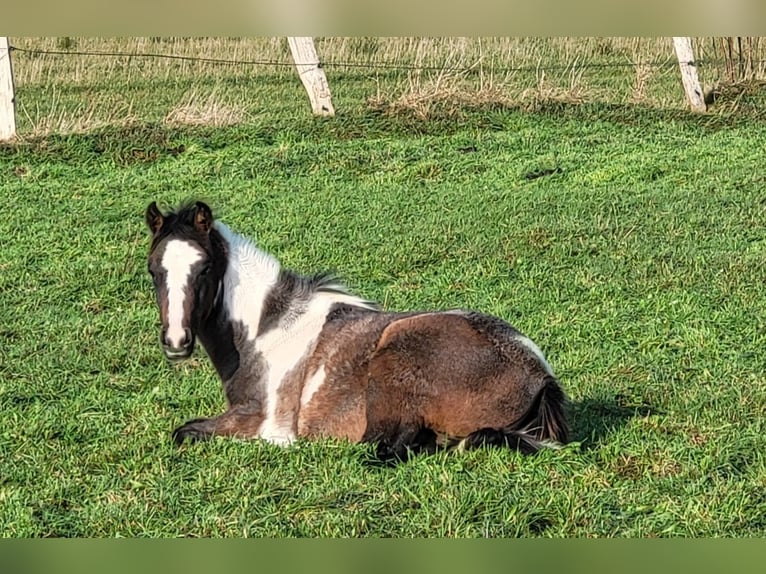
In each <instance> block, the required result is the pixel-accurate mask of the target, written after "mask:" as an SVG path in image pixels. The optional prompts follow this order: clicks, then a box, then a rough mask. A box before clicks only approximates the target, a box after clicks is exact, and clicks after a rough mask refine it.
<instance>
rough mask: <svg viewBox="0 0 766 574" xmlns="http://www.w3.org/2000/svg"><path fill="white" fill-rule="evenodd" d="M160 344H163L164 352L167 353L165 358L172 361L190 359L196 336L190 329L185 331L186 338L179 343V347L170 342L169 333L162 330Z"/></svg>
mask: <svg viewBox="0 0 766 574" xmlns="http://www.w3.org/2000/svg"><path fill="white" fill-rule="evenodd" d="M160 342H161V343H162V350H163V351H164V352H165V356H166V357H167V358H168V359H170V360H171V361H181V360H183V359H188V358H189V357H190V356H191V354H192V351H194V335H193V334H192V332H191V330H189V329H184V337H183V339H181V341H179V345H178V346H175V345H172V344H170V343H169V342H168V338H167V331H165V330H164V329H163V330H162V335H161V337H160Z"/></svg>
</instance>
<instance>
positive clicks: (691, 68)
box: [673, 36, 707, 112]
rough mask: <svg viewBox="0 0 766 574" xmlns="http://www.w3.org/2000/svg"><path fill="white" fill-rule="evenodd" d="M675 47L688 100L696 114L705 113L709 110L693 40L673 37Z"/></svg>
mask: <svg viewBox="0 0 766 574" xmlns="http://www.w3.org/2000/svg"><path fill="white" fill-rule="evenodd" d="M673 46H675V49H676V56H678V65H679V66H680V67H681V80H682V81H683V83H684V91H686V98H687V99H688V100H689V103H690V104H691V106H692V110H694V111H695V112H704V111H705V110H707V106H706V105H705V98H704V96H703V95H702V86H700V81H699V78H698V77H697V64H696V63H695V62H694V50H692V39H691V38H689V37H687V36H678V37H673Z"/></svg>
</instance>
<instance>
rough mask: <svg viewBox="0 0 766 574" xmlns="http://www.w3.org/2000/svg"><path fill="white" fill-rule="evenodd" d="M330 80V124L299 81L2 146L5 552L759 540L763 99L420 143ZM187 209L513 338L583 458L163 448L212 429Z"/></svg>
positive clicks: (550, 117)
mask: <svg viewBox="0 0 766 574" xmlns="http://www.w3.org/2000/svg"><path fill="white" fill-rule="evenodd" d="M330 80H331V87H332V88H333V89H334V92H333V95H334V99H335V102H336V109H337V110H339V112H338V116H337V117H336V118H334V119H327V120H317V119H314V118H311V117H309V114H308V112H307V106H308V104H307V103H306V102H305V101H304V98H303V94H302V92H301V90H302V88H301V86H300V83H299V82H298V80H297V79H296V78H292V79H289V78H285V77H279V78H274V79H273V80H271V81H270V80H269V79H268V78H261V79H259V81H258V82H254V83H253V85H251V86H248V90H249V94H250V97H252V99H253V101H258V102H261V103H260V105H259V107H258V110H257V112H253V113H252V114H251V115H249V116H248V117H247V118H246V121H243V122H242V123H239V124H236V125H230V126H205V125H196V126H188V125H169V124H167V123H163V122H161V121H133V122H130V123H128V124H126V125H120V126H116V127H115V126H111V127H110V126H105V127H101V128H98V129H89V130H86V131H83V132H81V133H68V134H59V133H46V134H43V135H39V136H35V137H31V138H27V139H22V140H21V141H20V142H18V143H16V144H13V145H3V146H1V147H0V174H2V175H0V213H2V217H0V237H2V242H0V246H1V247H2V248H1V249H0V413H2V414H1V415H0V417H1V419H0V420H2V425H1V426H0V535H2V536H6V537H22V536H96V537H101V536H106V537H114V536H124V537H128V536H150V537H176V536H191V537H198V536H252V537H263V536H274V537H281V536H322V537H356V536H370V537H378V536H395V537H400V536H422V537H485V536H486V537H516V536H542V537H572V536H578V537H615V536H619V537H622V536H633V537H654V536H660V537H665V536H668V537H672V536H695V537H696V536H713V537H718V536H763V535H764V534H766V461H765V460H764V452H766V439H765V438H764V434H765V432H766V428H765V424H764V420H766V417H765V416H764V415H766V377H765V375H764V373H766V350H765V349H766V322H765V317H764V310H765V309H766V290H764V288H763V284H764V278H765V277H766V238H765V237H764V223H763V222H764V221H766V176H764V172H763V169H762V164H763V155H764V154H763V149H764V142H766V123H765V122H764V116H763V114H762V112H760V111H759V110H762V109H764V108H763V105H764V103H766V101H765V100H764V98H763V97H762V96H761V95H760V94H758V93H757V92H756V93H748V94H745V95H744V96H742V98H741V100H740V101H739V104H740V105H739V109H738V110H735V111H733V112H730V113H716V112H715V110H714V111H713V112H711V113H710V114H708V115H706V116H693V115H691V114H688V113H686V112H683V111H680V110H678V109H672V108H660V107H649V106H644V105H633V104H627V103H626V104H620V105H616V104H607V103H598V102H590V103H588V102H586V103H563V102H560V101H557V102H549V103H541V104H540V105H537V106H535V108H534V109H528V108H526V107H524V108H522V107H514V106H512V105H499V104H491V103H489V104H485V105H477V106H469V105H465V106H463V107H460V108H452V107H450V108H449V109H444V110H443V112H440V109H439V108H438V107H437V108H435V109H433V110H432V111H431V112H432V113H430V114H429V116H428V117H427V118H422V117H418V116H416V115H414V114H411V113H408V112H407V111H406V110H405V111H390V110H386V109H381V108H380V107H379V106H371V105H368V104H367V103H365V99H364V96H365V94H370V93H373V92H374V89H375V88H374V83H375V82H374V79H373V80H366V81H358V80H355V79H353V78H346V77H343V76H342V77H340V78H337V79H335V80H333V78H332V77H331V78H330ZM168 81H169V80H168ZM216 81H220V80H216ZM134 85H135V88H134V89H135V90H136V93H135V94H134V95H133V97H135V98H136V99H137V100H141V101H149V100H150V99H151V97H152V95H153V94H155V93H159V94H162V93H163V92H162V81H161V80H160V79H156V80H153V81H151V82H148V81H147V82H143V83H142V82H136V83H135V84H134ZM23 89H24V87H23V86H22V87H21V90H20V94H21V97H22V98H26V101H27V102H30V101H35V99H37V100H39V101H40V103H41V105H45V102H46V93H47V92H46V89H45V88H44V87H41V86H35V85H34V84H31V85H30V86H29V87H28V88H27V91H26V92H24V91H23ZM94 89H96V88H94ZM103 89H104V90H116V88H115V87H114V86H106V87H104V88H103ZM75 92H79V93H81V90H76V89H74V88H72V90H71V93H70V96H71V95H72V94H74V93H75ZM59 93H62V92H59ZM63 93H66V90H65V89H64V90H63ZM61 101H62V100H59V102H61ZM269 102H276V103H275V105H274V107H273V108H271V107H270V105H269ZM48 103H50V102H48ZM154 103H155V105H156V106H158V108H157V110H158V112H157V117H160V118H161V117H162V116H163V114H164V112H161V111H160V106H162V105H167V107H170V104H168V103H167V102H165V101H164V100H163V98H162V97H158V98H157V100H156V101H155V102H154ZM30 109H31V108H30ZM165 109H166V108H165ZM29 125H32V124H29ZM21 127H23V126H21ZM190 198H199V199H202V200H204V201H206V202H207V203H209V205H211V206H212V207H213V209H214V211H215V213H216V216H217V217H220V218H221V219H222V220H224V221H225V222H226V223H227V224H228V225H229V226H230V227H231V228H232V229H235V230H237V231H239V232H241V233H244V234H247V235H249V236H251V237H254V238H255V239H256V240H257V241H258V243H259V245H260V246H261V247H262V248H263V249H265V250H266V251H269V252H270V253H273V254H274V255H275V256H277V257H278V258H279V259H280V260H281V262H282V263H283V265H284V266H286V267H289V268H291V269H294V270H297V271H299V272H304V273H310V272H316V271H322V270H332V271H335V272H336V273H337V274H338V276H339V277H341V278H342V279H343V281H344V282H345V283H346V284H347V285H348V286H349V287H350V288H351V289H352V291H353V292H355V293H357V294H359V295H361V296H364V297H367V298H369V299H372V300H376V301H378V302H380V303H381V305H382V306H383V307H384V308H386V309H391V310H407V309H449V308H455V307H460V308H470V309H477V310H481V311H484V312H487V313H492V314H495V315H497V316H499V317H502V318H504V319H506V320H508V321H509V322H511V323H512V324H514V325H516V326H517V327H518V328H519V329H521V330H522V331H524V332H525V333H526V334H527V335H529V336H530V337H531V338H532V339H534V340H535V341H536V342H537V344H538V345H539V346H540V347H541V348H542V349H543V351H544V352H545V353H546V356H547V358H548V361H549V362H550V364H551V365H552V367H553V369H554V370H555V372H556V374H557V376H558V378H559V379H560V381H561V383H562V386H563V387H564V389H565V391H566V392H567V393H568V395H569V397H570V399H571V405H570V419H571V425H572V435H573V439H574V440H573V442H572V443H571V444H570V445H568V446H567V447H566V448H564V449H561V450H556V451H554V450H550V451H545V452H542V453H540V454H538V455H536V456H534V457H524V456H521V455H519V454H517V453H514V452H511V451H506V450H495V449H483V450H477V451H472V452H466V453H450V454H445V453H437V454H436V455H433V456H424V457H417V458H414V459H413V460H410V461H408V462H406V463H402V464H400V465H398V466H396V467H393V468H387V467H381V466H377V465H374V464H371V460H372V454H373V449H372V448H371V447H369V446H364V445H351V444H347V443H344V442H342V441H333V440H327V441H318V442H304V441H300V442H299V443H298V444H296V445H295V446H293V447H290V448H287V449H283V448H280V447H277V446H272V445H269V444H265V443H261V442H258V441H255V442H243V441H234V440H230V439H215V440H212V441H210V442H207V443H204V444H192V445H184V446H182V447H180V448H177V447H175V446H174V445H173V443H172V441H171V439H170V431H171V430H172V429H173V428H175V427H176V426H178V425H179V424H181V423H183V422H184V421H186V420H188V419H189V418H193V417H195V416H212V415H215V414H218V413H220V412H222V411H223V409H224V404H223V395H222V391H221V389H220V384H219V380H218V378H217V376H216V374H215V372H214V371H213V368H212V366H211V364H210V362H209V361H208V359H207V357H206V356H205V355H204V352H202V351H201V350H200V349H199V348H198V350H197V351H196V352H195V356H194V358H193V359H192V360H190V361H187V362H185V363H180V364H178V365H171V364H169V363H168V361H167V360H166V359H165V357H164V355H163V354H162V352H161V350H160V346H159V341H158V337H159V332H158V316H157V310H156V306H155V302H154V296H153V292H152V285H151V280H150V278H149V275H148V274H147V272H146V253H147V249H148V243H149V237H148V231H147V230H146V228H145V224H144V219H143V214H144V210H145V208H146V206H147V205H148V204H149V203H150V202H151V201H153V200H156V201H158V203H159V204H160V205H161V206H163V207H168V206H171V207H172V206H175V205H176V204H177V203H178V202H180V201H181V200H185V199H190Z"/></svg>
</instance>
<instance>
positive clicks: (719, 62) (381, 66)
mask: <svg viewBox="0 0 766 574" xmlns="http://www.w3.org/2000/svg"><path fill="white" fill-rule="evenodd" d="M10 50H11V51H12V52H19V53H24V54H29V55H33V56H68V57H74V56H94V57H108V58H126V59H133V58H147V59H165V60H180V61H186V62H198V63H205V64H220V65H228V66H264V67H283V68H294V67H295V66H296V65H307V64H312V63H313V62H309V63H301V62H294V61H280V60H274V59H264V60H258V59H255V60H242V59H231V60H229V59H222V58H206V57H201V56H185V55H180V54H161V53H156V52H124V51H81V50H43V49H34V48H24V47H22V46H18V45H11V46H10ZM749 62H750V65H752V66H756V67H759V68H760V67H763V66H764V65H765V64H766V60H765V59H759V60H750V61H749ZM685 63H687V64H690V65H693V66H697V67H698V68H716V69H718V68H721V67H725V66H730V65H731V60H729V59H724V58H717V59H713V58H705V59H700V58H697V59H695V60H694V61H689V62H685ZM677 65H678V60H677V59H675V58H672V57H669V58H666V59H663V60H655V61H642V62H628V61H625V62H578V63H577V64H576V67H577V68H581V69H591V70H608V69H618V68H637V67H649V68H665V69H667V68H673V69H674V68H675V66H677ZM319 66H320V67H323V68H336V69H337V68H359V69H366V70H398V71H408V70H409V71H411V70H419V71H445V70H447V71H451V72H458V73H461V72H462V73H468V72H471V71H473V70H475V69H476V65H475V64H474V65H472V66H469V67H454V66H453V67H450V66H436V65H422V64H406V63H401V62H388V61H380V60H378V61H374V62H351V61H334V60H325V59H322V58H321V57H320V60H319ZM572 67H573V65H572V64H561V63H550V62H549V63H546V64H536V65H528V66H500V67H494V70H495V71H496V72H497V73H509V72H535V71H539V70H540V69H546V70H568V69H571V68H572Z"/></svg>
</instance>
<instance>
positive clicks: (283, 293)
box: [146, 202, 568, 459]
mask: <svg viewBox="0 0 766 574" xmlns="http://www.w3.org/2000/svg"><path fill="white" fill-rule="evenodd" d="M146 223H147V225H148V226H149V229H150V231H151V233H152V240H151V249H150V252H149V259H148V267H149V273H150V274H151V275H152V278H153V280H154V287H155V292H156V296H157V304H158V306H159V311H160V319H161V322H162V331H161V337H160V340H161V343H162V348H163V350H164V352H165V355H166V356H167V358H168V359H170V360H181V359H185V358H187V357H189V356H190V355H191V353H192V351H193V350H194V344H195V340H196V339H197V338H199V341H200V343H201V344H202V346H203V347H204V348H205V350H206V351H207V354H208V355H209V357H210V359H211V361H212V363H213V365H214V366H215V369H216V371H217V372H218V375H219V376H220V378H221V381H222V383H223V390H224V393H225V395H226V400H227V403H228V409H227V410H226V411H225V412H224V413H223V414H221V415H218V416H216V417H213V418H206V419H195V420H191V421H189V422H187V423H186V424H184V425H182V426H180V427H179V428H177V429H175V430H174V431H173V439H174V440H175V441H176V443H178V444H180V443H182V442H183V441H184V440H186V439H189V440H199V439H206V438H209V437H212V436H214V435H221V436H237V437H242V438H256V437H259V438H263V439H265V440H268V441H270V442H272V443H276V444H282V445H285V444H289V443H290V442H292V441H294V440H295V439H296V438H298V437H307V438H318V437H339V438H344V439H348V440H350V441H353V442H362V441H364V442H373V443H376V444H377V445H378V454H379V455H380V456H381V457H382V458H399V459H401V458H405V457H406V456H408V454H409V453H410V452H412V451H419V450H426V451H431V450H433V449H434V448H436V446H437V445H442V446H446V447H453V446H456V445H458V444H460V445H462V446H464V447H466V448H471V447H476V446H480V445H484V444H492V445H502V446H508V447H511V448H515V449H518V450H519V451H521V452H523V453H532V452H535V451H537V450H538V449H540V448H541V447H543V446H546V445H551V444H553V443H564V442H566V440H567V433H568V429H567V421H566V417H565V411H564V405H565V396H564V393H563V391H562V389H561V387H560V386H559V383H558V381H557V380H556V378H555V377H554V375H553V372H552V370H551V367H550V366H549V365H548V363H547V361H546V360H545V358H544V356H543V353H542V352H541V351H540V349H539V348H538V347H537V345H535V344H534V343H533V342H532V341H531V340H530V339H528V338H527V337H525V336H524V335H523V334H521V333H520V332H519V331H517V330H516V329H515V328H513V327H512V326H510V325H509V324H507V323H505V322H504V321H502V320H501V319H498V318H495V317H492V316H488V315H483V314H480V313H477V312H472V311H461V310H453V311H444V312H408V313H391V312H383V311H380V310H378V308H377V307H376V306H375V305H374V304H372V303H370V302H368V301H365V300H363V299H360V298H359V297H356V296H354V295H352V294H350V293H348V292H347V291H346V290H345V289H344V288H343V287H342V286H340V285H339V284H337V283H335V282H334V281H333V280H332V279H331V278H329V277H328V276H326V275H316V276H301V275H298V274H296V273H293V272H292V271H289V270H286V269H284V268H282V267H281V266H280V264H279V262H278V261H277V260H276V259H275V258H274V257H273V256H271V255H269V254H267V253H265V252H263V251H261V250H260V249H258V247H256V245H255V244H254V243H253V242H252V241H250V240H248V239H247V238H245V237H243V236H241V235H238V234H236V233H234V232H232V231H231V230H229V228H228V227H227V226H226V225H224V224H223V223H221V222H220V221H214V219H213V215H212V213H211V211H210V208H209V207H208V206H207V205H205V204H204V203H202V202H196V203H195V204H189V205H184V206H181V207H180V208H179V209H178V210H177V211H170V212H168V213H165V214H163V213H162V212H160V210H159V209H158V208H157V205H156V203H154V202H153V203H152V204H151V205H149V207H148V208H147V210H146Z"/></svg>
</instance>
